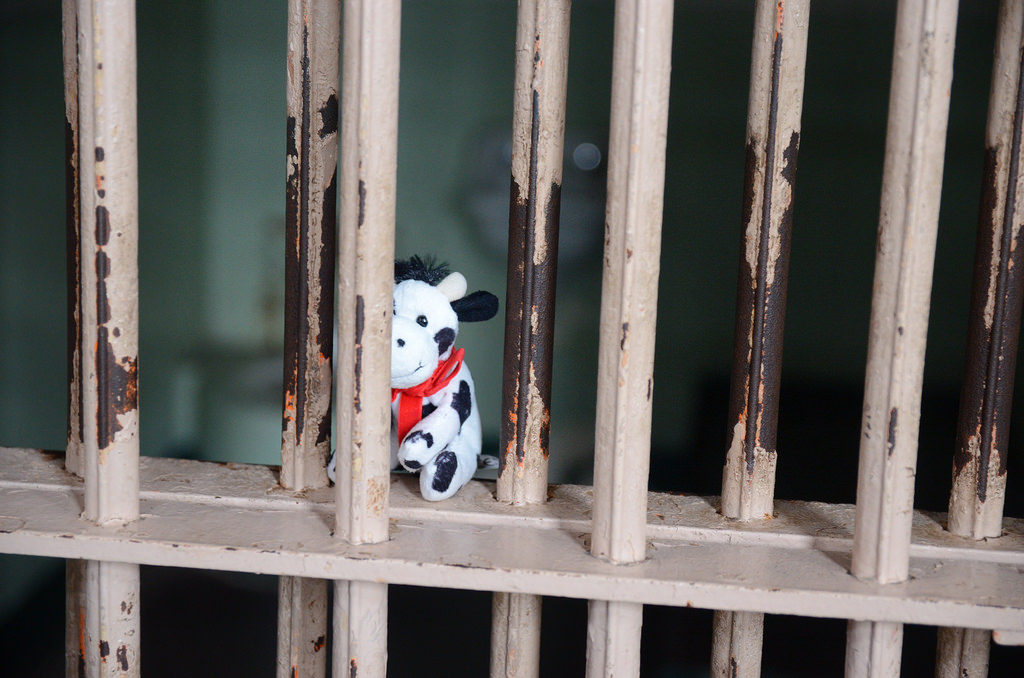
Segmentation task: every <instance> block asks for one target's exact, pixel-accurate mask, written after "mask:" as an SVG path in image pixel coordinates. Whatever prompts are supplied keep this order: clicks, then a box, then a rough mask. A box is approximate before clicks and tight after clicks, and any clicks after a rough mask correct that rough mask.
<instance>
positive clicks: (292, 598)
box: [277, 577, 328, 678]
mask: <svg viewBox="0 0 1024 678" xmlns="http://www.w3.org/2000/svg"><path fill="white" fill-rule="evenodd" d="M327 583H328V582H327V581H326V580H324V579H307V578H305V577H280V578H279V579H278V594H277V675H278V676H280V677H283V678H299V676H325V675H326V674H327V650H326V648H325V646H326V644H327Z"/></svg>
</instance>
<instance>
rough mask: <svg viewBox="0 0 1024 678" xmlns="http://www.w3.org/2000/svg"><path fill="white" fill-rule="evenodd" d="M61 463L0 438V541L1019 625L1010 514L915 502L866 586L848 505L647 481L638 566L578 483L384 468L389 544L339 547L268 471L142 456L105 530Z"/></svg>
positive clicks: (638, 598) (312, 573) (319, 500)
mask: <svg viewBox="0 0 1024 678" xmlns="http://www.w3.org/2000/svg"><path fill="white" fill-rule="evenodd" d="M62 464H63V459H62V457H61V456H60V455H55V454H47V453H43V452H39V451H36V450H24V449H10V448H6V449H0V552H6V553H19V554H29V555H43V556H53V557H70V558H86V559H96V558H100V557H103V558H108V559H109V558H116V559H118V560H121V561H124V562H133V563H142V564H152V565H165V566H176V567H193V568H207V569H218V570H233V571H244V572H257V573H263V574H277V575H288V576H303V577H321V578H330V579H349V580H357V581H370V582H387V583H394V584H410V585H419V586H435V587H442V588H462V589H472V590H480V591H508V592H515V593H533V594H539V595H551V596H560V597H570V598H591V599H592V598H598V597H603V598H605V599H608V598H609V597H610V598H612V599H614V600H621V601H625V602H638V603H647V604H659V605H670V606H683V607H689V606H692V607H699V608H706V609H727V610H756V611H761V612H767V613H777V614H799V615H802V616H813V617H829V618H841V619H846V618H852V619H860V620H869V621H886V622H898V623H913V624H930V625H938V626H961V627H965V628H967V627H969V628H996V629H1000V630H1003V631H1007V632H1015V633H1017V634H1020V633H1021V632H1024V520H1019V519H1009V518H1008V519H1005V521H1004V534H1005V536H1003V537H1000V538H999V539H993V540H989V541H981V542H975V541H972V540H965V539H962V538H960V537H956V536H953V535H950V534H949V533H948V532H946V531H945V530H943V521H944V519H945V516H944V514H931V513H923V512H915V514H914V526H913V539H912V545H911V548H910V555H911V560H910V573H911V579H910V580H909V581H907V582H904V583H900V584H894V585H881V584H877V583H872V582H867V581H862V580H859V579H857V578H856V577H853V576H852V575H850V573H849V564H850V554H851V550H852V537H853V517H854V507H853V506H849V505H829V504H822V503H812V502H788V501H777V502H776V511H777V517H776V518H775V519H774V520H771V521H764V522H763V523H762V522H758V523H756V524H753V525H748V524H743V523H738V522H734V521H729V520H728V519H725V518H723V517H722V516H721V515H720V514H719V513H718V512H717V500H716V499H709V498H703V497H695V496H685V495H673V494H664V493H650V494H649V495H648V527H647V534H648V540H649V544H648V551H647V555H648V557H647V560H645V561H644V562H642V563H638V564H636V565H631V566H628V567H622V566H616V565H613V564H611V563H607V562H604V561H601V560H600V559H597V558H594V557H592V556H590V555H589V554H588V553H587V549H586V543H587V541H588V539H589V534H588V533H589V530H590V523H591V521H590V518H589V516H590V511H591V510H592V494H591V490H590V488H588V487H580V486H553V488H552V496H551V499H550V500H549V501H548V502H547V503H545V504H542V505H536V506H524V507H512V506H509V505H507V504H502V503H499V502H496V501H495V500H494V495H493V492H494V486H493V483H484V482H473V483H471V484H470V485H467V486H466V487H465V488H464V489H463V490H462V491H461V492H460V493H459V495H457V496H456V497H454V498H452V499H450V500H449V501H448V502H446V503H445V504H446V506H443V507H442V506H438V505H436V504H429V503H428V502H425V501H423V500H422V499H421V498H420V497H419V495H418V491H417V489H416V485H415V478H413V477H411V476H403V475H396V476H393V478H392V483H391V518H392V528H391V539H390V540H389V541H387V542H385V543H381V544H362V545H351V544H346V543H343V542H340V541H338V540H336V539H334V538H332V537H331V534H330V533H331V528H332V527H333V522H334V505H333V492H332V491H331V490H330V489H322V490H313V491H310V492H309V493H308V494H307V496H304V497H302V496H294V495H292V494H291V493H286V492H283V491H282V490H280V489H279V487H278V482H277V474H276V472H275V470H274V469H272V468H269V467H263V466H251V465H243V464H230V465H225V464H216V463H211V462H197V461H186V460H178V459H158V458H143V459H142V468H141V476H142V489H141V510H142V517H141V518H140V520H139V521H138V522H137V523H134V524H132V525H130V526H127V527H122V528H120V529H118V530H116V531H112V530H106V529H103V528H100V527H97V526H93V525H90V524H88V523H86V522H84V521H82V520H81V519H80V517H79V516H80V513H81V506H82V485H81V481H80V480H78V479H76V478H74V477H73V476H71V475H70V474H68V473H66V472H65V471H64V469H63V466H62ZM15 516H18V517H15Z"/></svg>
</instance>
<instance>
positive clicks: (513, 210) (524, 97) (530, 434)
mask: <svg viewBox="0 0 1024 678" xmlns="http://www.w3.org/2000/svg"><path fill="white" fill-rule="evenodd" d="M570 9H571V1H570V0H521V2H520V3H519V14H518V25H517V28H516V76H515V103H514V106H513V119H512V191H511V198H510V200H509V205H510V210H509V228H508V240H509V248H508V291H507V294H506V305H505V308H506V310H505V360H504V371H505V378H504V381H503V384H504V386H503V390H502V413H503V414H502V427H501V450H502V454H501V472H500V474H499V476H498V501H507V502H509V503H512V504H517V505H522V504H536V503H542V502H544V500H545V499H546V497H547V468H548V460H547V458H548V430H549V424H550V407H551V357H552V348H553V344H554V325H555V277H556V265H557V259H558V216H559V209H560V204H561V203H560V200H561V192H562V144H563V140H564V137H565V90H566V77H567V73H568V64H569V13H570Z"/></svg>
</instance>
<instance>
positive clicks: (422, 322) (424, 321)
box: [416, 315, 427, 327]
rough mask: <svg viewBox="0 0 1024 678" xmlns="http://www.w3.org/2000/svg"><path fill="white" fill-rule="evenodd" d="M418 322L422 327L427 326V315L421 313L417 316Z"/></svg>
mask: <svg viewBox="0 0 1024 678" xmlns="http://www.w3.org/2000/svg"><path fill="white" fill-rule="evenodd" d="M416 324H417V325H419V326H420V327H426V326H427V316H425V315H421V316H419V317H418V318H416Z"/></svg>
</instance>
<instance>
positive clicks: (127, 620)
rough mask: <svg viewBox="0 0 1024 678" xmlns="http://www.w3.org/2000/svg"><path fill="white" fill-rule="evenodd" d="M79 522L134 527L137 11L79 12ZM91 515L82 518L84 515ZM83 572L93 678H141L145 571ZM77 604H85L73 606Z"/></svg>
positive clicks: (82, 0) (100, 0)
mask: <svg viewBox="0 0 1024 678" xmlns="http://www.w3.org/2000/svg"><path fill="white" fill-rule="evenodd" d="M77 9H78V12H77V13H78V55H79V73H78V77H79V84H78V91H79V101H80V106H79V148H80V149H84V150H82V151H81V152H80V153H79V159H80V166H79V170H80V175H79V187H80V189H79V198H80V204H81V208H82V209H81V264H82V276H81V284H82V301H81V323H82V344H81V354H82V372H81V379H82V408H81V411H80V412H81V420H82V432H83V443H82V448H81V453H82V454H81V460H82V470H83V472H84V501H83V502H82V503H81V504H80V505H79V510H80V511H81V515H82V517H84V518H85V519H86V520H87V521H91V522H94V523H97V524H98V525H99V526H101V527H97V528H96V529H98V530H100V531H101V532H105V533H110V532H111V530H112V529H115V528H117V527H119V526H123V525H127V524H132V523H133V522H134V521H136V520H137V519H138V518H139V419H138V416H139V413H138V252H137V250H138V214H139V212H138V150H137V149H138V143H137V132H136V94H135V93H136V87H135V64H136V57H135V3H134V2H133V1H132V0H79V2H78V7H77ZM82 509H84V510H82ZM92 559H93V560H95V561H99V560H102V561H103V562H89V563H86V564H85V626H84V645H85V647H84V654H85V671H86V675H87V676H90V677H92V676H103V677H106V676H129V677H137V676H138V675H139V642H140V639H139V632H138V629H139V616H138V615H139V610H138V593H139V568H138V565H137V564H129V563H124V562H110V561H112V560H117V559H116V558H112V557H111V556H110V555H108V554H106V553H103V554H95V555H94V556H93V558H92ZM75 595H76V597H77V595H80V594H75Z"/></svg>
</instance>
